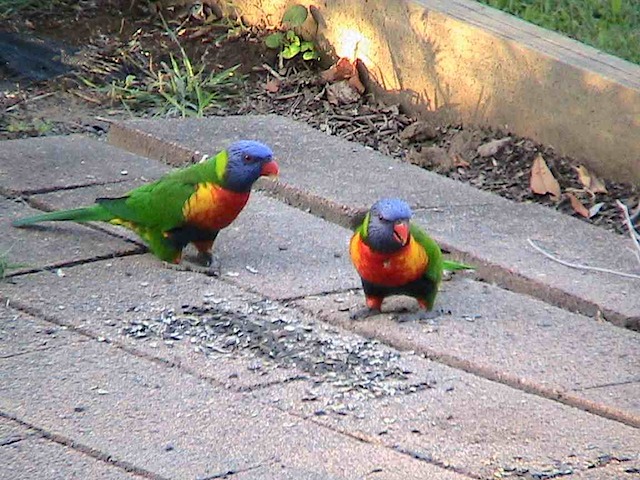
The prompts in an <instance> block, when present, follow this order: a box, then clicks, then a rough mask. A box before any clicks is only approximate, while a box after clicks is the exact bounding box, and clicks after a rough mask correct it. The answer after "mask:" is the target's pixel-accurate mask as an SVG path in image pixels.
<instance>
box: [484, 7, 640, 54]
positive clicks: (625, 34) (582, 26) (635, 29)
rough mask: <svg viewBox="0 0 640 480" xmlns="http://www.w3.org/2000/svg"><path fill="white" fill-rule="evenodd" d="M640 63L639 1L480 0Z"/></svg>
mask: <svg viewBox="0 0 640 480" xmlns="http://www.w3.org/2000/svg"><path fill="white" fill-rule="evenodd" d="M479 1H480V2H482V3H485V4H487V5H490V6H492V7H495V8H498V9H500V10H504V11H505V12H508V13H511V14H513V15H516V16H518V17H520V18H522V19H523V20H526V21H528V22H531V23H535V24H536V25H539V26H541V27H544V28H548V29H550V30H555V31H557V32H560V33H563V34H565V35H567V36H569V37H572V38H575V39H576V40H579V41H581V42H584V43H586V44H589V45H591V46H594V47H596V48H599V49H601V50H604V51H605V52H609V53H612V54H613V55H617V56H619V57H620V58H624V59H626V60H629V61H631V62H635V63H638V64H640V0H479Z"/></svg>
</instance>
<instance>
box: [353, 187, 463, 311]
mask: <svg viewBox="0 0 640 480" xmlns="http://www.w3.org/2000/svg"><path fill="white" fill-rule="evenodd" d="M411 217H412V212H411V208H410V207H409V205H407V203H406V202H404V201H403V200H400V199H396V198H385V199H382V200H378V201H377V202H376V203H374V204H373V206H372V207H371V209H370V210H369V211H368V212H367V214H366V215H365V217H364V221H363V222H362V224H361V225H360V226H359V227H358V228H357V229H356V232H355V233H354V235H353V237H352V238H351V242H350V244H349V253H350V255H351V260H352V262H353V264H354V266H355V267H356V270H357V271H358V274H359V275H360V278H361V280H362V288H363V290H364V295H365V299H366V302H367V307H368V310H367V309H365V310H363V311H360V312H358V313H357V314H356V315H355V316H354V317H356V318H357V317H362V316H367V315H369V314H371V313H373V312H379V311H380V309H381V307H382V302H383V300H384V299H385V298H386V297H389V296H391V295H408V296H411V297H414V298H415V299H416V300H418V304H419V305H420V307H422V308H424V309H425V310H427V311H429V310H431V309H432V308H433V305H434V302H435V299H436V295H437V294H438V288H439V287H440V282H441V280H442V272H443V270H464V269H473V267H471V266H469V265H465V264H462V263H457V262H454V261H449V260H445V259H444V258H443V256H442V252H441V251H440V247H439V246H438V244H437V243H436V242H435V241H434V240H433V239H432V238H431V237H429V235H427V234H426V233H425V232H424V230H422V229H421V228H420V227H419V226H418V225H416V224H414V223H411V222H410V219H411Z"/></svg>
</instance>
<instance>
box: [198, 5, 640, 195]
mask: <svg viewBox="0 0 640 480" xmlns="http://www.w3.org/2000/svg"><path fill="white" fill-rule="evenodd" d="M210 1H215V0H210ZM218 3H219V4H223V3H224V4H226V5H231V6H232V7H233V8H235V9H237V11H238V12H239V13H241V14H242V15H243V17H244V18H245V19H246V20H247V21H249V22H252V23H257V24H267V25H277V24H278V22H279V19H280V18H281V16H282V13H283V12H284V10H285V9H286V7H287V6H288V5H289V4H291V3H301V4H303V5H307V6H310V7H312V11H313V14H314V17H315V19H316V21H317V27H316V24H315V23H314V22H313V21H312V20H311V19H309V20H308V31H309V32H311V33H314V34H317V38H318V41H319V43H320V44H321V45H322V46H323V47H324V48H325V49H326V50H327V51H332V52H333V53H335V54H337V55H339V56H347V57H352V58H353V57H358V58H360V59H361V60H362V61H363V62H364V64H365V66H366V68H367V71H368V73H369V80H370V81H371V82H370V83H369V85H370V86H371V88H373V89H374V91H376V92H378V93H379V94H382V95H387V96H390V97H392V100H394V101H397V102H400V103H401V104H402V105H403V106H405V107H406V108H408V109H409V110H411V111H413V112H414V113H418V114H420V113H424V112H425V111H427V110H429V111H431V112H437V115H439V116H441V117H442V119H443V120H445V121H454V122H455V121H462V122H465V123H470V124H488V125H492V126H496V127H500V128H503V129H507V130H509V131H511V132H515V133H516V134H519V135H523V136H527V137H531V138H534V139H535V140H538V141H540V142H542V143H545V144H549V145H551V146H553V147H555V148H556V150H558V151H559V152H561V153H563V154H567V155H571V156H572V157H574V158H576V159H577V160H578V161H584V162H585V163H586V164H587V165H588V166H589V167H591V168H592V169H594V170H595V171H596V172H599V173H600V174H602V175H605V176H608V177H610V178H615V179H619V180H624V181H629V180H632V181H634V182H635V183H637V184H640V67H638V66H636V65H633V64H631V63H629V62H625V61H623V60H620V59H617V58H615V57H612V56H610V55H606V54H603V53H601V52H599V51H597V50H595V49H593V48H590V47H586V46H584V45H582V44H580V43H578V42H574V41H572V40H569V39H567V38H565V37H563V36H561V35H557V34H555V33H553V32H549V31H546V30H543V29H540V28H537V27H535V26H533V25H530V24H528V23H526V22H522V21H519V20H517V19H515V18H514V17H512V16H510V15H506V14H504V13H502V12H499V11H496V10H493V9H490V8H487V7H484V6H482V5H480V4H478V3H476V2H471V1H468V0H450V1H447V0H442V1H438V0H413V1H409V0H319V1H310V0H297V1H287V0H233V1H232V2H227V1H226V0H218ZM431 115H433V113H432V114H431Z"/></svg>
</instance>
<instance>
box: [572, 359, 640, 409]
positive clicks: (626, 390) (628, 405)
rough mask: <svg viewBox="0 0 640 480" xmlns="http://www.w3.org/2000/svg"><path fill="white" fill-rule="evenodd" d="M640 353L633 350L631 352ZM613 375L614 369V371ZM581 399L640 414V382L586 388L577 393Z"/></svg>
mask: <svg viewBox="0 0 640 480" xmlns="http://www.w3.org/2000/svg"><path fill="white" fill-rule="evenodd" d="M634 351H636V352H637V351H638V350H637V349H636V350H631V352H634ZM612 373H614V372H613V369H612ZM577 393H578V395H580V396H581V397H584V398H587V399H589V400H591V401H593V402H597V403H600V404H605V405H615V406H616V407H618V408H620V409H623V410H625V411H627V412H635V413H636V414H638V412H640V381H630V382H628V383H621V384H617V385H606V386H602V387H594V388H585V389H582V390H580V391H579V392H577Z"/></svg>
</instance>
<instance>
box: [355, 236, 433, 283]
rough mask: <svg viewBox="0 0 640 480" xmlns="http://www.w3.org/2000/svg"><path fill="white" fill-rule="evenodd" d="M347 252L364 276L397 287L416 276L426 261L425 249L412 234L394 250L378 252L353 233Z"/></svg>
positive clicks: (425, 266) (375, 281)
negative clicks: (406, 241) (405, 242)
mask: <svg viewBox="0 0 640 480" xmlns="http://www.w3.org/2000/svg"><path fill="white" fill-rule="evenodd" d="M349 253H350V255H351V261H352V262H353V265H354V266H355V267H356V270H357V271H358V274H359V275H360V276H361V277H362V278H363V279H364V280H366V281H368V282H371V283H374V284H376V285H383V286H387V287H399V286H402V285H406V284H407V283H409V282H413V281H414V280H417V279H419V278H420V277H421V276H422V275H424V272H425V271H426V270H427V266H428V265H429V258H428V256H427V252H425V250H424V248H422V246H420V245H419V244H418V243H417V242H416V241H415V240H414V239H413V237H410V239H409V243H408V244H407V245H406V246H405V247H403V248H401V249H400V250H398V251H397V252H393V253H380V252H375V251H373V250H371V248H369V246H367V244H365V243H364V242H363V241H362V238H361V237H360V234H359V233H356V234H355V235H354V236H353V237H352V238H351V243H350V245H349Z"/></svg>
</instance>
